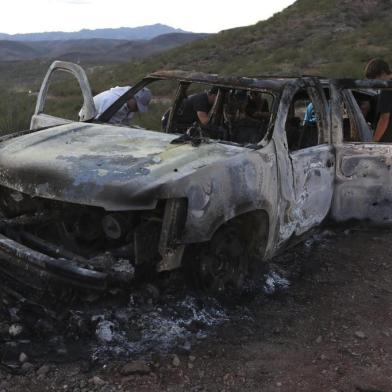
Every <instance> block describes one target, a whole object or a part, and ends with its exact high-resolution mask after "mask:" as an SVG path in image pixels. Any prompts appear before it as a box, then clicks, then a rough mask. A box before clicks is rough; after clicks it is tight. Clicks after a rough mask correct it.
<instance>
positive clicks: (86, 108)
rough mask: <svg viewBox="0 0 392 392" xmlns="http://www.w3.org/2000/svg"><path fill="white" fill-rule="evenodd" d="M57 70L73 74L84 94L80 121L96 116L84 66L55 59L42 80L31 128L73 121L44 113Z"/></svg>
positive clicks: (35, 128) (36, 128)
mask: <svg viewBox="0 0 392 392" xmlns="http://www.w3.org/2000/svg"><path fill="white" fill-rule="evenodd" d="M57 71H63V72H68V73H70V74H72V75H73V76H74V77H75V78H76V80H77V81H78V83H79V86H80V89H81V92H82V95H83V106H82V109H81V111H80V121H89V120H92V119H93V118H94V117H95V114H96V110H95V106H94V101H93V97H92V93H91V88H90V84H89V82H88V79H87V75H86V73H85V72H84V70H83V68H82V67H80V66H79V65H77V64H73V63H69V62H65V61H55V62H53V63H52V65H51V66H50V67H49V69H48V72H47V73H46V76H45V79H44V81H43V82H42V85H41V89H40V92H39V94H38V98H37V104H36V107H35V112H34V114H33V116H32V118H31V123H30V129H31V130H38V129H40V128H44V127H50V126H54V125H60V124H66V123H69V122H72V121H71V120H67V119H64V118H61V117H55V116H51V115H48V114H45V113H44V109H45V103H46V99H47V95H48V89H49V86H50V82H51V80H52V78H53V74H54V73H55V72H57Z"/></svg>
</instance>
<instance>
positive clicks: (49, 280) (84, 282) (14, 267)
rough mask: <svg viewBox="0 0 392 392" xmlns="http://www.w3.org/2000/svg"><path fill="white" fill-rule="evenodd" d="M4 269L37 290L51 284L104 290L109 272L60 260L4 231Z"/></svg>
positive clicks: (0, 238)
mask: <svg viewBox="0 0 392 392" xmlns="http://www.w3.org/2000/svg"><path fill="white" fill-rule="evenodd" d="M0 271H2V272H3V273H4V274H6V275H7V276H9V277H11V278H12V279H14V280H16V281H18V282H19V283H21V284H23V285H26V286H30V287H32V288H34V289H44V288H46V287H48V286H50V285H51V286H53V285H55V286H57V285H65V286H67V287H74V288H82V289H92V290H97V291H104V290H106V289H107V287H108V274H106V273H103V272H98V271H93V270H90V269H87V268H81V267H78V266H76V265H75V264H74V263H73V261H72V260H67V259H61V260H56V259H54V258H52V257H50V256H47V255H45V254H43V253H40V252H37V251H35V250H33V249H31V248H29V247H27V246H25V245H22V244H20V243H18V242H16V241H14V240H12V239H10V238H8V237H6V236H4V235H2V234H0Z"/></svg>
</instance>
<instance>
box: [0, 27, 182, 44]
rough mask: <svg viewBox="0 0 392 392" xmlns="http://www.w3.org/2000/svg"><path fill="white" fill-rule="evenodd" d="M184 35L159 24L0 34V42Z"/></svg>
mask: <svg viewBox="0 0 392 392" xmlns="http://www.w3.org/2000/svg"><path fill="white" fill-rule="evenodd" d="M169 33H186V31H184V30H181V29H175V28H174V27H170V26H167V25H164V24H161V23H157V24H153V25H146V26H139V27H120V28H117V29H95V30H88V29H83V30H80V31H75V32H63V31H52V32H44V33H28V34H5V33H0V40H7V41H65V40H81V39H97V38H99V39H116V40H117V39H119V40H150V39H152V38H155V37H157V36H158V35H162V34H169Z"/></svg>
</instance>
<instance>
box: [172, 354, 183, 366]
mask: <svg viewBox="0 0 392 392" xmlns="http://www.w3.org/2000/svg"><path fill="white" fill-rule="evenodd" d="M172 364H173V366H175V367H178V366H180V365H181V361H180V358H178V355H176V354H174V355H173V360H172Z"/></svg>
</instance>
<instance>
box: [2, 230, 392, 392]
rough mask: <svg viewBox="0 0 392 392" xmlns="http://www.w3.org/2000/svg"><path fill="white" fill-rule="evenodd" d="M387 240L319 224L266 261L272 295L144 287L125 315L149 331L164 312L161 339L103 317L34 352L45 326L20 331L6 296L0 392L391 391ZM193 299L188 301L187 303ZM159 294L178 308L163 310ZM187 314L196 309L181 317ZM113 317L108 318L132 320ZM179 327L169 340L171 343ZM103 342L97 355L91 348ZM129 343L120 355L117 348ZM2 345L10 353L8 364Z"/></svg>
mask: <svg viewBox="0 0 392 392" xmlns="http://www.w3.org/2000/svg"><path fill="white" fill-rule="evenodd" d="M391 244H392V233H391V232H390V231H386V230H379V229H363V228H359V227H358V228H351V229H344V228H335V229H333V230H328V231H325V232H324V233H323V234H322V235H319V236H315V237H313V238H312V239H311V240H308V241H307V242H305V243H304V244H302V245H300V246H298V247H296V248H294V249H293V250H291V251H289V252H287V253H285V254H284V255H283V256H282V257H280V258H279V259H277V260H275V261H274V263H273V264H272V265H271V269H272V270H274V271H278V272H279V274H280V275H281V276H284V277H286V278H287V279H288V280H289V282H290V286H289V287H288V289H286V290H283V291H278V292H275V294H272V295H266V294H265V293H264V292H263V290H262V289H261V287H255V288H254V290H253V291H251V292H250V293H249V295H245V296H241V297H240V298H225V299H222V298H221V299H220V303H219V302H217V301H216V300H211V299H206V298H203V297H200V298H197V294H195V293H189V292H184V291H183V290H179V291H178V292H176V290H173V289H170V288H169V289H167V288H166V291H167V293H165V294H164V295H160V293H158V292H154V288H151V287H150V288H149V293H150V295H149V296H150V297H151V298H149V299H148V300H147V301H146V302H145V303H143V305H140V306H139V307H138V310H137V312H138V313H137V314H136V313H129V314H128V316H129V317H131V316H132V315H133V316H132V322H133V323H135V319H137V320H138V323H139V324H137V325H136V324H133V325H134V328H133V327H132V328H130V329H132V330H137V328H139V327H140V320H142V319H143V320H144V321H145V322H147V321H146V320H147V318H148V317H147V316H148V315H149V317H150V318H149V319H148V323H150V324H148V325H147V327H146V328H147V329H148V328H150V329H151V328H152V327H151V326H152V325H155V326H156V324H157V323H158V324H159V323H160V321H159V320H161V319H159V318H157V317H158V316H157V315H158V313H159V314H161V313H162V312H166V316H165V317H166V318H165V320H166V321H165V322H166V324H165V325H166V326H167V325H170V328H169V327H166V332H163V333H161V334H160V335H159V339H158V338H157V335H156V334H155V335H149V334H146V331H145V330H143V331H144V332H143V331H142V332H140V331H141V330H138V331H139V332H138V333H139V336H138V337H136V338H135V337H130V335H129V334H130V332H129V330H128V332H127V334H128V335H127V337H126V339H128V340H121V339H120V340H119V338H117V340H116V339H114V338H113V337H112V335H111V334H110V332H111V331H112V330H113V328H114V327H113V325H114V324H115V323H116V322H117V324H116V325H119V324H118V323H120V322H119V321H115V319H114V318H113V317H114V316H113V317H112V318H108V317H106V319H105V317H103V318H102V319H101V320H100V321H98V324H97V323H96V321H95V324H94V325H95V333H94V334H92V335H91V336H90V338H89V339H86V337H84V338H80V337H79V335H77V338H76V337H75V336H76V335H72V334H70V333H68V335H67V336H68V338H67V342H71V343H72V340H76V339H80V340H79V342H78V341H76V342H75V341H74V346H72V344H71V345H68V346H67V345H65V346H64V345H63V343H61V344H60V343H58V344H57V351H56V353H55V354H53V352H52V351H53V350H52V351H51V352H48V353H45V352H42V353H41V351H40V347H41V346H45V345H48V341H49V340H50V341H51V342H52V343H53V341H54V343H53V344H54V345H56V339H58V337H56V336H54V335H56V334H53V331H52V332H48V337H45V335H44V334H41V335H39V334H37V333H36V334H32V335H31V336H29V335H28V334H27V335H26V336H24V335H23V332H22V333H20V334H19V333H18V332H19V331H18V325H19V326H21V328H22V327H23V326H24V324H26V320H25V319H24V318H23V317H22V318H20V317H19V319H18V320H19V321H18V323H15V317H14V319H12V317H11V318H10V316H9V315H10V314H11V315H12V313H13V312H14V313H15V310H14V311H12V309H15V308H13V307H12V303H11V302H10V300H9V299H7V298H6V297H4V294H3V320H2V324H1V325H2V326H1V330H0V336H1V339H2V346H3V348H2V353H3V356H2V360H3V362H2V368H1V370H0V391H1V392H2V391H20V392H22V391H23V392H24V391H33V392H35V391H47V390H49V391H74V392H87V391H265V392H270V391H271V392H275V391H276V392H283V391H309V392H310V391H312V392H315V391H320V392H323V391H326V392H337V391H345V392H346V391H347V392H348V391H354V392H389V391H392V357H391V356H392V285H391V282H392V265H391V262H390V260H391V256H390V255H391ZM190 295H192V301H193V302H192V301H190V302H191V303H192V304H193V305H192V306H193V307H192V306H189V305H186V304H187V302H186V301H187V300H186V299H184V298H189V296H190ZM164 298H166V299H167V301H168V302H171V303H172V304H174V303H175V304H179V303H180V304H181V306H180V305H176V306H174V305H173V306H171V305H170V306H168V305H167V306H168V307H167V308H165V304H163V301H164V300H166V299H164ZM195 301H196V302H197V304H196V305H195ZM211 304H212V305H211ZM111 306H113V305H111ZM128 306H129V304H128ZM135 307H137V306H136V305H135ZM184 309H186V311H187V312H188V313H189V312H190V313H192V314H193V316H192V315H191V316H189V315H188V316H189V317H190V318H189V317H188V316H187V317H188V318H186V317H185V315H184V314H183V313H185V310H184ZM5 310H7V311H8V316H5V313H4V312H5ZM19 311H20V308H19ZM84 312H85V311H83V312H82V311H80V313H77V312H76V314H80V315H82V314H84ZM129 312H135V310H134V309H133V310H130V311H129ZM112 313H113V314H114V313H116V310H115V309H112ZM120 313H121V312H117V313H116V314H117V316H116V317H117V319H118V320H125V322H127V323H130V321H126V320H129V319H127V318H126V317H125V316H121V314H120ZM74 316H75V314H74ZM159 317H160V316H159ZM192 317H194V318H193V319H192ZM32 318H34V316H32ZM179 318H181V319H182V325H181V324H176V320H177V319H179ZM12 320H14V323H12ZM94 320H96V318H95V319H94ZM154 320H155V324H154V323H153V321H154ZM157 320H158V322H157ZM169 321H170V322H172V324H168V322H169ZM67 322H69V320H68V321H67ZM105 323H106V324H105ZM110 323H111V324H110ZM76 324H78V325H79V328H81V329H82V324H83V323H82V322H78V323H76ZM184 325H185V326H186V328H184ZM36 328H41V327H40V326H38V324H36ZM176 328H177V329H176ZM64 329H67V330H68V331H69V326H68V324H67V327H65V324H64ZM30 331H31V328H30ZM184 331H185V332H186V333H185V332H184ZM177 332H178V335H179V336H180V335H181V336H180V337H179V338H178V339H177V338H176V339H173V338H171V339H169V338H168V336H169V335H170V336H171V337H173V335H175V334H176V333H177ZM56 333H58V332H56ZM184 333H185V334H184ZM165 334H166V335H165ZM10 335H11V336H10ZM87 335H88V333H87ZM72 336H73V337H72ZM84 336H86V335H84ZM119 336H121V337H122V338H123V339H125V335H124V333H122V334H120V335H119ZM100 339H101V343H102V341H105V344H103V343H102V346H104V347H105V349H104V350H101V349H98V350H97V347H99V344H98V343H97V341H99V340H100ZM138 339H139V340H138ZM162 339H163V340H162ZM165 339H166V340H165ZM130 340H132V342H133V343H132V344H133V345H129V344H128V343H127V344H128V346H127V347H128V348H129V350H128V351H127V352H125V354H124V351H122V348H123V347H121V344H123V345H126V342H129V341H130ZM141 340H143V342H142V343H143V345H140V344H141V343H140V341H141ZM113 341H116V342H117V343H116V345H113ZM57 342H58V340H57ZM121 342H123V343H121ZM135 342H138V344H139V345H138V346H137V347H138V351H137V352H136V351H135V347H136V346H135ZM162 342H165V344H162ZM53 344H52V346H53ZM40 345H41V346H40ZM78 346H79V348H80V347H81V346H83V347H84V348H85V350H80V351H76V353H77V354H75V352H73V351H72V349H71V347H78ZM4 347H7V348H8V351H7V350H5V348H4ZM9 347H13V348H14V349H15V352H16V353H17V354H18V356H17V358H16V359H15V358H14V359H13V361H14V362H12V360H11V359H10V358H8V357H7V355H6V354H7V353H9ZM93 347H94V349H95V351H94V350H93V349H92V348H93ZM101 348H102V347H101ZM108 348H111V350H108ZM131 348H132V350H131ZM93 351H94V354H92V352H93Z"/></svg>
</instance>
